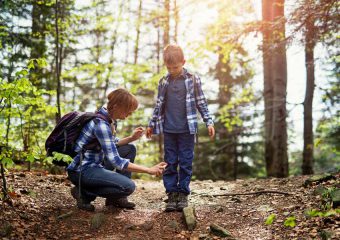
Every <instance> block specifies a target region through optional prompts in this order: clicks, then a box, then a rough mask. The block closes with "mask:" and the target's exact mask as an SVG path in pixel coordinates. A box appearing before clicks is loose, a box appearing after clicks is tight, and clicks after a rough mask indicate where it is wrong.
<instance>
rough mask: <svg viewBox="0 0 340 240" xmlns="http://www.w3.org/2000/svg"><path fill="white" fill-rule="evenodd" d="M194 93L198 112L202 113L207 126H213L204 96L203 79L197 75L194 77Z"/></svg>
mask: <svg viewBox="0 0 340 240" xmlns="http://www.w3.org/2000/svg"><path fill="white" fill-rule="evenodd" d="M194 81H195V82H194V88H195V89H194V91H195V102H196V107H197V109H198V111H199V112H200V114H201V116H202V118H203V121H204V122H205V124H206V126H207V127H208V126H213V125H214V122H213V120H212V117H211V115H210V113H209V109H208V103H207V99H206V98H205V96H204V93H203V90H202V83H201V79H200V77H199V76H197V75H195V76H194Z"/></svg>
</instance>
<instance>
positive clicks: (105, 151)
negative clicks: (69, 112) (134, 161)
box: [67, 107, 129, 171]
mask: <svg viewBox="0 0 340 240" xmlns="http://www.w3.org/2000/svg"><path fill="white" fill-rule="evenodd" d="M99 113H101V114H103V115H106V116H108V112H107V110H106V108H104V107H102V108H101V109H100V110H99ZM95 138H97V140H98V142H99V143H100V146H101V150H99V151H94V150H87V151H86V152H85V153H84V154H83V160H82V168H81V169H82V170H84V169H86V168H88V167H101V168H102V167H103V161H104V159H105V162H106V163H107V164H110V165H112V166H113V167H114V168H116V169H118V170H122V169H125V168H127V166H128V164H129V159H125V158H122V157H120V156H119V154H118V151H117V147H116V144H115V143H117V142H118V141H119V139H118V138H116V137H115V136H113V134H112V129H111V126H110V124H109V123H108V122H107V121H105V120H103V119H101V118H95V119H93V120H91V121H90V122H89V123H87V124H86V125H85V126H84V127H83V130H82V131H81V133H80V136H79V137H78V139H77V141H76V144H75V149H74V150H75V152H77V153H78V154H77V155H76V156H75V157H74V159H73V161H72V162H71V163H70V165H69V166H68V167H67V170H73V171H79V170H80V169H79V163H80V153H81V150H82V149H83V147H84V146H85V145H86V144H88V143H90V142H92V141H93V140H94V139H95Z"/></svg>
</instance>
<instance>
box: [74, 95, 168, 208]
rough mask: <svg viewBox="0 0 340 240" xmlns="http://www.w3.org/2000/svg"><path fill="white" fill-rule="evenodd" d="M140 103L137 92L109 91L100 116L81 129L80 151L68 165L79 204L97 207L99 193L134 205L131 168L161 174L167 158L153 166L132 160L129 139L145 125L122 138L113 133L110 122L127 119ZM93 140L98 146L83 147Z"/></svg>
mask: <svg viewBox="0 0 340 240" xmlns="http://www.w3.org/2000/svg"><path fill="white" fill-rule="evenodd" d="M137 107H138V101H137V99H136V97H135V96H134V95H132V94H131V93H129V92H128V91H126V90H125V89H117V90H115V91H112V92H111V93H110V94H109V95H108V103H107V108H105V107H102V108H101V109H99V111H98V114H100V115H101V117H98V118H95V119H94V120H91V121H90V122H89V123H87V124H86V125H85V126H84V128H83V129H82V131H81V134H80V136H79V138H78V139H77V141H76V144H75V151H76V152H77V153H78V154H77V156H76V157H75V158H74V159H73V161H72V162H71V163H70V165H69V166H68V167H67V172H68V176H69V179H70V180H71V182H72V183H73V184H74V185H75V187H73V188H72V189H71V194H72V196H73V197H74V198H75V199H76V200H77V206H78V208H80V209H83V210H87V211H94V209H95V208H94V206H93V205H92V204H91V202H92V201H93V200H95V198H96V197H98V196H99V197H104V198H106V202H105V204H106V205H107V206H117V207H123V208H134V206H135V204H134V203H131V202H128V200H127V197H128V196H129V195H131V194H132V193H133V192H134V190H135V184H134V182H133V181H132V180H131V172H140V173H148V174H151V175H155V176H160V175H162V173H163V170H164V168H165V166H166V163H164V162H162V163H159V164H157V165H155V166H153V167H151V168H148V167H144V166H141V165H137V164H134V163H133V162H134V158H135V155H136V149H135V147H134V146H133V145H132V144H129V143H130V142H132V141H135V140H137V139H139V138H140V137H141V136H142V135H143V128H136V129H135V130H134V132H133V134H132V135H131V136H129V137H126V138H124V139H121V140H119V139H118V138H116V137H115V136H114V133H115V128H114V127H112V126H111V125H112V124H110V122H111V121H113V122H114V123H115V122H116V120H117V119H125V118H126V117H128V116H129V115H131V114H132V113H133V112H134V111H135V110H136V109H137ZM104 119H106V120H104ZM94 140H97V142H98V146H100V148H99V150H83V149H85V147H84V146H85V145H87V144H89V143H92V142H93V141H94ZM91 149H92V148H91ZM113 169H116V170H117V171H116V172H114V171H112V170H113ZM79 183H80V184H79ZM79 185H80V186H79ZM79 190H80V193H79Z"/></svg>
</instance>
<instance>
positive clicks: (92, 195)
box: [68, 144, 136, 202]
mask: <svg viewBox="0 0 340 240" xmlns="http://www.w3.org/2000/svg"><path fill="white" fill-rule="evenodd" d="M118 152H119V154H120V156H121V157H124V158H128V159H130V162H134V159H135V156H136V148H135V146H134V145H132V144H127V145H123V146H120V147H118ZM129 157H130V158H129ZM68 177H69V179H70V180H71V182H72V183H73V184H74V185H76V186H78V184H79V172H76V171H70V170H69V171H68ZM130 178H131V173H130V172H128V171H126V170H124V171H117V172H114V171H112V169H105V168H100V167H88V168H86V169H84V170H82V172H81V186H80V189H81V197H82V199H83V200H84V201H85V202H91V201H93V200H95V199H96V197H98V196H99V197H104V198H121V197H127V196H129V195H131V194H132V193H133V192H134V190H135V188H136V186H135V183H134V182H133V181H132V180H131V179H130Z"/></svg>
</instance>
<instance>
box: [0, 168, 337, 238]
mask: <svg viewBox="0 0 340 240" xmlns="http://www.w3.org/2000/svg"><path fill="white" fill-rule="evenodd" d="M336 177H337V178H336V179H333V180H329V181H326V182H323V183H321V184H319V185H323V186H325V187H331V186H333V187H334V186H337V187H339V174H338V175H337V176H336ZM306 179H307V177H303V176H299V177H289V178H285V179H274V178H272V179H246V180H237V181H215V182H214V181H210V180H208V181H193V182H192V183H191V189H192V194H191V195H190V198H189V200H190V205H191V206H193V207H194V208H195V213H196V218H197V225H196V228H195V229H194V230H193V231H189V230H187V226H186V224H185V221H184V218H183V213H181V212H171V213H167V212H164V206H165V202H164V200H165V199H166V196H165V193H164V188H163V185H162V182H161V181H144V180H136V185H137V189H136V191H135V193H134V194H133V195H132V196H131V197H130V198H129V199H130V200H132V201H134V202H135V203H136V204H137V207H136V209H134V210H122V209H117V208H106V207H105V206H104V199H102V198H97V199H96V200H95V201H94V205H95V207H96V210H95V212H85V211H82V210H78V209H77V208H76V206H75V200H74V199H73V198H72V197H71V195H70V188H71V183H70V182H69V181H68V180H67V179H66V175H50V174H47V173H44V172H22V171H20V172H9V173H8V174H7V181H8V185H9V186H10V190H11V193H10V196H11V201H9V202H6V203H5V202H2V201H1V200H0V237H2V238H3V239H125V240H129V239H143V240H146V239H206V240H207V239H222V237H218V236H216V235H214V233H212V232H210V225H211V224H213V223H215V224H218V225H219V226H221V227H223V228H224V229H226V230H227V231H229V232H230V233H231V234H232V236H233V237H234V239H340V229H339V223H340V216H339V213H337V214H335V215H332V214H331V216H327V217H325V216H323V217H319V216H317V217H308V216H306V214H305V211H306V210H308V209H320V205H321V204H322V197H321V196H320V195H315V189H317V185H316V184H314V185H311V186H309V187H306V188H305V187H303V183H304V181H305V180H306ZM266 190H273V191H282V192H287V193H290V195H287V196H286V195H283V194H273V193H265V194H255V195H239V196H212V195H215V194H225V193H249V192H254V191H266ZM270 214H275V216H276V218H275V220H274V222H273V223H272V224H270V225H266V224H265V220H266V219H267V217H268V216H269V215H270ZM288 217H295V219H296V220H295V222H296V226H294V227H288V226H284V221H285V220H286V219H287V218H288ZM225 239H228V238H225ZM229 239H231V238H229Z"/></svg>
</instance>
